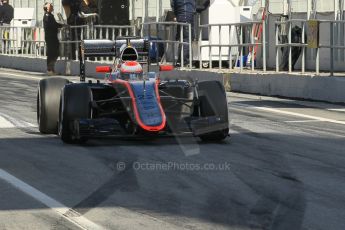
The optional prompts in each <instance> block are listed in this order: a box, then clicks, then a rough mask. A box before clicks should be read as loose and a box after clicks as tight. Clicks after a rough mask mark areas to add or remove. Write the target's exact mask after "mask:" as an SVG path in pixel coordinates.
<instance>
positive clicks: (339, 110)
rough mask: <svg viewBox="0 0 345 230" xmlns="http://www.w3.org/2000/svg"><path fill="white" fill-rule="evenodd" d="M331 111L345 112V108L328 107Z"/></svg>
mask: <svg viewBox="0 0 345 230" xmlns="http://www.w3.org/2000/svg"><path fill="white" fill-rule="evenodd" d="M327 110H329V111H335V112H345V109H327Z"/></svg>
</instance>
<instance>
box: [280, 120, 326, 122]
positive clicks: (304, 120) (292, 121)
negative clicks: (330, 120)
mask: <svg viewBox="0 0 345 230" xmlns="http://www.w3.org/2000/svg"><path fill="white" fill-rule="evenodd" d="M284 122H286V123H309V122H321V121H318V120H300V121H284Z"/></svg>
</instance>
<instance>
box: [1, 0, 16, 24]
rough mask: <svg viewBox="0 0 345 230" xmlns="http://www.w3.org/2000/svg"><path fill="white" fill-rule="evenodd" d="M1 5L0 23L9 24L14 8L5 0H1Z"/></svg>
mask: <svg viewBox="0 0 345 230" xmlns="http://www.w3.org/2000/svg"><path fill="white" fill-rule="evenodd" d="M1 2H2V6H0V24H1V25H3V24H8V25H9V24H10V23H11V21H12V19H13V16H14V9H13V7H12V6H11V5H10V4H8V1H7V0H3V1H1Z"/></svg>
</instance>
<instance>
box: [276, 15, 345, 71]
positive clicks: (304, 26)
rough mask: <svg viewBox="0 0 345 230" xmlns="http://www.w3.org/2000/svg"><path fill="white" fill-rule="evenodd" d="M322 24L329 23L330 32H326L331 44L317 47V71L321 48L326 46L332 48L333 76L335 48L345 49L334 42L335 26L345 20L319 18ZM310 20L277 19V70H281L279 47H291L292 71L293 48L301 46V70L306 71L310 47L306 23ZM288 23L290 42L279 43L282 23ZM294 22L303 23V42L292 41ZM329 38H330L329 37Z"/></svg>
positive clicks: (290, 67) (290, 69)
mask: <svg viewBox="0 0 345 230" xmlns="http://www.w3.org/2000/svg"><path fill="white" fill-rule="evenodd" d="M317 21H318V22H319V23H320V24H329V26H330V34H326V36H329V38H330V39H329V41H330V42H329V44H321V43H320V44H319V46H318V47H317V48H316V57H315V73H316V74H317V75H319V74H320V49H322V48H326V49H329V50H330V58H329V60H330V74H331V76H333V75H334V50H335V49H342V50H345V46H339V45H335V44H334V27H335V26H336V25H337V24H340V25H343V26H344V25H345V21H340V20H317ZM307 22H308V20H305V19H290V20H286V21H285V22H280V21H277V22H275V25H276V27H275V37H276V39H275V40H276V41H275V46H276V72H279V71H280V70H279V63H280V60H279V48H280V47H288V48H289V73H291V72H292V48H293V47H301V48H302V57H301V72H302V73H305V69H306V64H305V59H306V49H307V48H308V44H307V42H306V41H305V40H306V39H305V31H306V23H307ZM285 23H287V24H288V43H279V34H280V32H281V31H280V25H281V24H285ZM293 23H301V26H302V42H301V43H292V41H291V40H292V39H291V31H292V25H293ZM321 36H322V33H320V38H319V40H320V41H321ZM327 40H328V39H327Z"/></svg>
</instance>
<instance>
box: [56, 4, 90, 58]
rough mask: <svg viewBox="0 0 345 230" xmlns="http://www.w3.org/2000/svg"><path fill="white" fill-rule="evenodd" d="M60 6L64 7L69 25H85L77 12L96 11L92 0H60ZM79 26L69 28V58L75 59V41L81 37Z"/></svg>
mask: <svg viewBox="0 0 345 230" xmlns="http://www.w3.org/2000/svg"><path fill="white" fill-rule="evenodd" d="M61 3H62V6H63V8H64V11H65V14H66V17H67V24H68V25H69V26H81V25H85V23H86V22H85V20H84V19H83V18H80V16H79V13H80V12H84V13H97V5H96V4H95V2H94V0H62V1H61ZM81 32H82V30H81V29H80V28H77V29H75V28H74V29H71V30H70V40H71V41H73V43H72V45H71V55H70V58H71V59H73V60H75V59H76V51H77V45H76V43H74V42H75V41H80V39H81Z"/></svg>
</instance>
